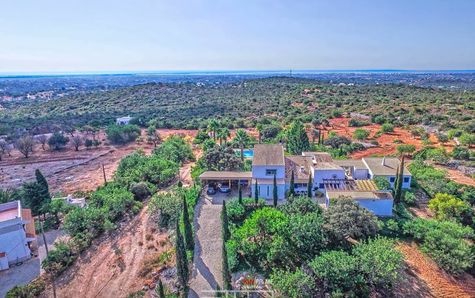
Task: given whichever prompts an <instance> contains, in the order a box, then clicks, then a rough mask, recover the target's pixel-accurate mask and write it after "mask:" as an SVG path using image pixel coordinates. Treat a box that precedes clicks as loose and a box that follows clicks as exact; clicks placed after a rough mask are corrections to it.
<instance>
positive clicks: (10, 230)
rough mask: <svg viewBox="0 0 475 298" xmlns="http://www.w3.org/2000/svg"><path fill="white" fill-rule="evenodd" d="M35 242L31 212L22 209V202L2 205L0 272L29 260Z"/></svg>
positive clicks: (0, 214)
mask: <svg viewBox="0 0 475 298" xmlns="http://www.w3.org/2000/svg"><path fill="white" fill-rule="evenodd" d="M33 241H36V235H35V224H34V222H33V217H32V216H31V210H30V209H24V208H22V207H21V203H20V201H13V202H8V203H4V204H0V270H5V269H8V268H9V265H10V264H15V263H17V262H22V261H24V260H27V259H29V258H30V257H31V250H30V247H31V245H32V242H33Z"/></svg>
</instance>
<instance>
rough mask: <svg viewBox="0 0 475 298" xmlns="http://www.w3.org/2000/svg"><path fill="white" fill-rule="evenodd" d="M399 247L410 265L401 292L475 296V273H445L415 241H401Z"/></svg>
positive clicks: (456, 297) (453, 297)
mask: <svg viewBox="0 0 475 298" xmlns="http://www.w3.org/2000/svg"><path fill="white" fill-rule="evenodd" d="M397 249H398V250H399V251H401V252H402V253H403V255H404V258H405V262H406V266H407V269H406V271H405V275H406V280H404V281H403V283H402V284H401V285H399V286H398V287H397V289H396V293H397V296H399V297H444V298H462V297H467V298H469V297H475V278H474V277H473V276H471V275H469V274H467V273H465V274H464V275H462V276H460V277H458V278H455V277H453V276H451V275H449V274H447V273H445V272H444V271H443V270H441V269H440V268H439V267H438V266H437V264H435V262H434V261H432V260H431V259H430V258H428V257H427V256H426V255H424V254H423V253H421V252H420V251H419V248H418V247H417V245H416V244H414V243H406V242H399V243H398V245H397ZM403 278H404V277H403ZM408 280H410V281H411V282H408Z"/></svg>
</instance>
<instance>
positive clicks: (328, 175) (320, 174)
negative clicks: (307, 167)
mask: <svg viewBox="0 0 475 298" xmlns="http://www.w3.org/2000/svg"><path fill="white" fill-rule="evenodd" d="M323 179H345V170H343V169H341V170H336V169H313V187H314V188H318V187H319V185H320V184H321V183H323ZM319 190H320V191H322V189H320V188H319Z"/></svg>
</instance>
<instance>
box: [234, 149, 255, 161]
mask: <svg viewBox="0 0 475 298" xmlns="http://www.w3.org/2000/svg"><path fill="white" fill-rule="evenodd" d="M235 151H236V154H237V155H239V156H240V155H241V150H239V149H237V150H235ZM243 153H244V158H251V159H252V158H253V157H254V150H252V149H244V152H243Z"/></svg>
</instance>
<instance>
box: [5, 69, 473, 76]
mask: <svg viewBox="0 0 475 298" xmlns="http://www.w3.org/2000/svg"><path fill="white" fill-rule="evenodd" d="M451 73H452V74H456V73H475V70H404V69H353V70H352V69H348V70H331V69H329V70H290V69H289V70H196V71H195V70H176V71H166V70H164V71H85V72H29V73H27V72H0V78H32V77H57V76H59V77H64V76H142V75H145V76H153V75H157V76H243V75H245V76H289V75H295V76H300V75H305V76H308V75H312V74H314V75H319V74H451Z"/></svg>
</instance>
